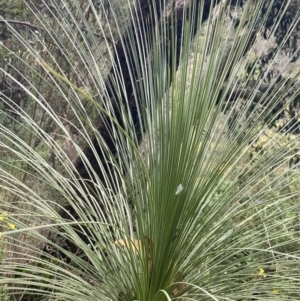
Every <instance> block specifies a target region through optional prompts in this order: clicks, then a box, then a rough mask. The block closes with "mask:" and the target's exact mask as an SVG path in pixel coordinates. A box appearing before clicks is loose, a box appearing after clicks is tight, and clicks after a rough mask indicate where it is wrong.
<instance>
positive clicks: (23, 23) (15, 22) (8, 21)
mask: <svg viewBox="0 0 300 301" xmlns="http://www.w3.org/2000/svg"><path fill="white" fill-rule="evenodd" d="M0 23H4V24H5V23H11V24H19V25H24V26H28V27H32V28H34V29H38V30H43V28H41V27H39V26H36V25H34V24H31V23H30V22H26V21H18V20H0Z"/></svg>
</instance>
